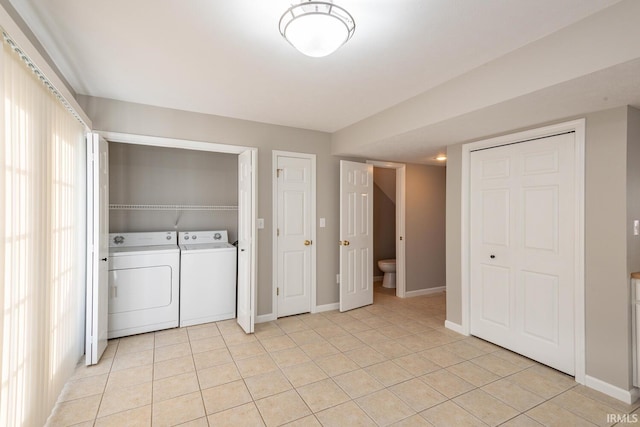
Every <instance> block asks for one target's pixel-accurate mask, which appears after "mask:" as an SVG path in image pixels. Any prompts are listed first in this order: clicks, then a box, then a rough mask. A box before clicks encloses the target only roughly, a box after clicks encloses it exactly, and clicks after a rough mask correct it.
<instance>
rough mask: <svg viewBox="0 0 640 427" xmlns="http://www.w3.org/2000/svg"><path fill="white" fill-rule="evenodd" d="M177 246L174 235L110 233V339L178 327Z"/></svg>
mask: <svg viewBox="0 0 640 427" xmlns="http://www.w3.org/2000/svg"><path fill="white" fill-rule="evenodd" d="M177 243H178V242H177V234H176V232H175V231H173V232H150V233H111V234H109V326H108V336H109V338H117V337H123V336H126V335H133V334H140V333H143V332H151V331H157V330H160V329H167V328H175V327H177V326H178V318H179V316H178V315H179V313H178V310H179V308H180V303H179V297H180V249H179V248H178V245H177Z"/></svg>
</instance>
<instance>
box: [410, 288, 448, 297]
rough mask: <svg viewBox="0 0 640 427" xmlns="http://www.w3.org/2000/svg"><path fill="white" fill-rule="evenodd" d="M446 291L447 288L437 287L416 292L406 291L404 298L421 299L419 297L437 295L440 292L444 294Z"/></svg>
mask: <svg viewBox="0 0 640 427" xmlns="http://www.w3.org/2000/svg"><path fill="white" fill-rule="evenodd" d="M445 289H447V287H446V286H438V287H435V288H427V289H418V290H416V291H405V293H404V297H405V298H411V297H419V296H422V295H431V294H437V293H440V292H444V291H445Z"/></svg>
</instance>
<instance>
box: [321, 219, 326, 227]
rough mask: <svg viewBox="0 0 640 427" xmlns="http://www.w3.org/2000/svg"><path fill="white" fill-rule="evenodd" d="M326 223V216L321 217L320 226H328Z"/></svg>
mask: <svg viewBox="0 0 640 427" xmlns="http://www.w3.org/2000/svg"><path fill="white" fill-rule="evenodd" d="M326 225H327V223H326V221H325V220H324V218H320V228H324V227H326Z"/></svg>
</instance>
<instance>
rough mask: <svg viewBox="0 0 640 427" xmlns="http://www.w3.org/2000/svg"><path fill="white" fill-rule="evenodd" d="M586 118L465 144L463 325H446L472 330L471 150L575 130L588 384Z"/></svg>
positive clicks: (579, 303)
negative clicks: (585, 218) (586, 328)
mask: <svg viewBox="0 0 640 427" xmlns="http://www.w3.org/2000/svg"><path fill="white" fill-rule="evenodd" d="M585 124H586V122H585V119H579V120H573V121H569V122H565V123H559V124H555V125H551V126H545V127H541V128H537V129H531V130H527V131H523V132H517V133H513V134H509V135H503V136H499V137H495V138H490V139H485V140H481V141H476V142H471V143H468V144H464V145H463V146H462V167H461V172H462V181H461V184H462V186H461V187H462V188H461V196H462V197H461V235H462V238H461V277H462V283H461V303H462V304H461V314H462V321H461V325H459V326H458V325H455V324H453V323H451V322H449V321H447V322H446V326H447V327H448V328H450V329H453V330H455V331H457V332H459V333H461V334H464V335H469V334H470V330H471V324H470V323H471V303H470V297H471V292H470V281H471V277H470V270H471V265H470V260H471V257H470V255H471V254H470V252H471V250H470V246H471V233H470V232H471V229H470V228H471V226H470V220H471V215H470V211H469V209H470V205H471V199H470V197H471V191H470V190H471V182H470V175H471V174H470V172H471V158H470V156H471V152H472V151H475V150H478V149H486V148H493V147H498V146H501V145H507V144H514V143H518V142H525V141H528V140H535V139H540V138H544V137H548V136H552V135H555V134H559V133H564V132H575V175H574V179H575V181H574V182H575V189H576V191H575V202H576V205H575V206H576V210H575V224H576V228H575V237H576V239H575V255H576V257H575V264H574V271H575V283H574V286H575V288H574V332H575V336H574V345H575V380H576V382H578V383H580V384H584V383H585V381H586V379H585V377H586V362H585V351H586V349H585V320H586V319H585V274H584V262H585V260H584V258H585V252H584V249H585V236H584V234H585V229H584V225H585V220H584V216H585V215H584V208H585V207H584V201H585V197H584V192H585Z"/></svg>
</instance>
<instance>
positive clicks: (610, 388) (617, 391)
mask: <svg viewBox="0 0 640 427" xmlns="http://www.w3.org/2000/svg"><path fill="white" fill-rule="evenodd" d="M584 385H586V386H587V387H589V388H592V389H594V390H597V391H599V392H600V393H604V394H606V395H607V396H611V397H613V398H614V399H618V400H621V401H623V402H624V403H626V404H628V405H631V404H633V403H634V402H635V401H636V400H638V397H640V390H638V389H637V388H635V387H634V388H632V389H631V390H625V389H622V388H620V387H616V386H614V385H611V384H609V383H606V382H604V381H602V380H599V379H597V378H594V377H590V376H589V375H587V376H585V384H584Z"/></svg>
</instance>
